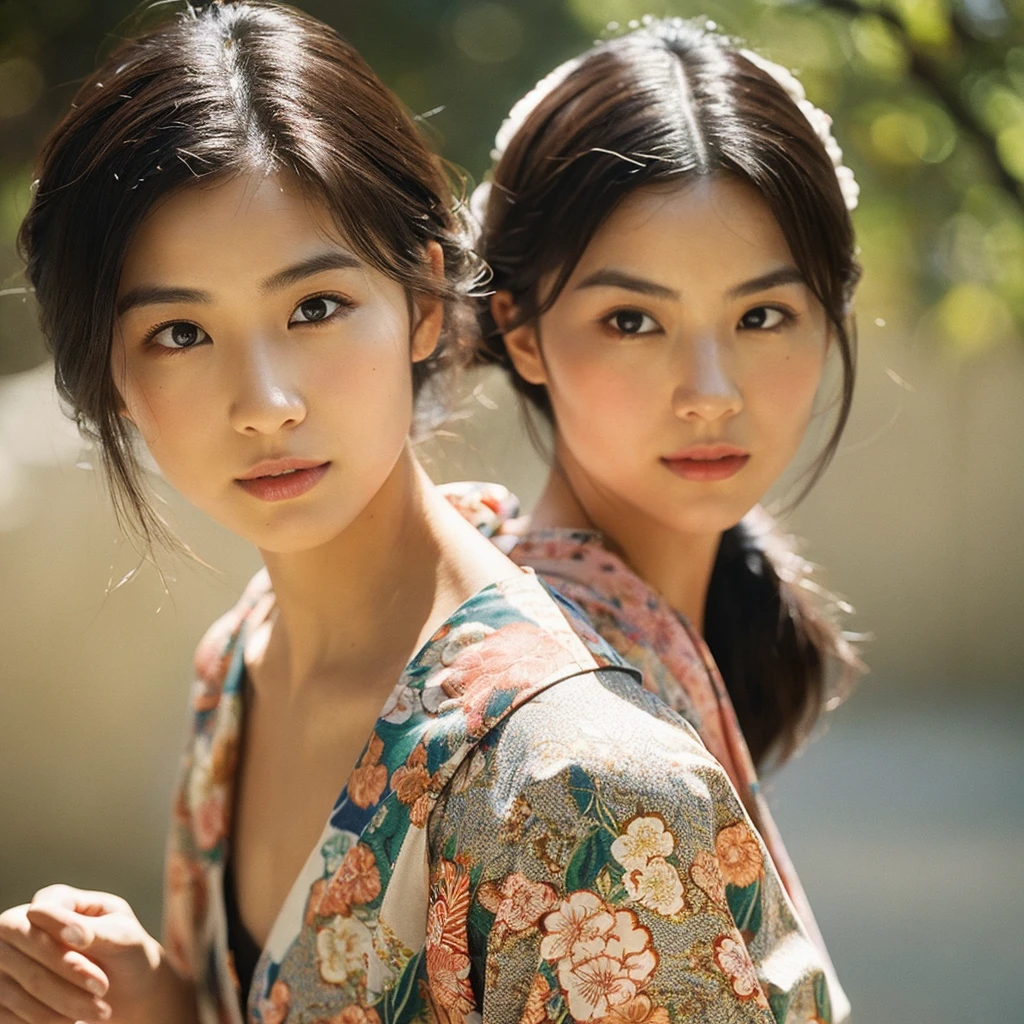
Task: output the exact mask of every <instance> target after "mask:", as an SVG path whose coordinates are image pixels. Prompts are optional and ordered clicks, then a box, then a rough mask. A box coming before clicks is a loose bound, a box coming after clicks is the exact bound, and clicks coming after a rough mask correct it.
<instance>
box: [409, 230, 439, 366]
mask: <svg viewBox="0 0 1024 1024" xmlns="http://www.w3.org/2000/svg"><path fill="white" fill-rule="evenodd" d="M423 258H424V260H425V262H426V263H427V264H428V265H429V268H430V275H431V277H433V278H434V279H435V280H436V281H437V283H438V284H439V285H440V284H443V283H444V252H443V250H442V249H441V246H440V245H438V243H437V242H434V241H430V242H427V245H426V248H425V249H424V252H423ZM412 305H413V323H412V337H411V346H410V347H411V349H412V361H413V362H414V363H419V362H422V361H423V360H424V359H427V358H428V357H429V356H430V355H431V354H432V353H433V351H434V349H436V348H437V342H438V339H439V338H440V337H441V328H442V327H443V326H444V299H442V298H440V297H439V296H437V295H428V294H426V293H423V292H421V293H419V294H418V295H416V296H414V298H413V303H412Z"/></svg>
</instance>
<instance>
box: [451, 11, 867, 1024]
mask: <svg viewBox="0 0 1024 1024" xmlns="http://www.w3.org/2000/svg"><path fill="white" fill-rule="evenodd" d="M829 126H830V119H829V118H828V117H827V116H826V115H824V114H823V113H822V112H821V111H820V110H818V109H816V108H815V107H813V106H812V105H811V104H810V103H809V102H808V101H807V100H806V97H805V96H804V93H803V90H802V88H801V87H800V84H799V83H798V82H797V80H796V79H795V78H794V77H793V76H792V75H791V74H790V73H789V72H787V71H785V70H784V69H783V68H781V67H779V66H777V65H774V64H771V63H769V62H767V61H765V60H764V59H763V58H761V57H760V56H758V55H757V54H754V53H752V52H750V51H747V50H743V49H740V48H739V47H738V46H737V45H736V44H734V43H733V42H732V41H731V40H729V39H727V38H726V37H724V36H723V35H721V34H719V33H718V32H716V31H714V30H713V26H710V27H709V26H705V25H703V24H697V23H695V22H686V21H681V20H678V19H672V20H666V21H656V20H653V19H648V20H647V22H646V24H645V25H644V26H643V27H642V28H640V29H638V30H637V31H634V32H632V33H630V34H627V35H624V36H622V37H619V38H615V39H611V40H608V41H605V42H602V43H599V44H597V45H595V46H594V47H593V48H592V49H591V50H589V51H588V52H586V53H584V54H583V55H582V56H581V57H578V58H576V59H574V60H571V61H569V62H567V63H566V64H563V65H562V66H561V67H559V68H558V69H556V71H554V72H553V73H552V74H551V75H549V76H548V77H547V78H545V79H544V80H542V81H541V83H540V84H539V85H538V86H537V87H536V88H535V89H534V90H533V91H532V92H531V93H530V94H528V95H527V96H526V97H524V99H523V100H521V101H520V102H519V103H518V104H517V105H516V106H515V107H514V108H513V110H512V113H511V114H510V116H509V118H508V119H507V120H506V122H505V123H504V124H503V125H502V128H501V130H500V132H499V133H498V137H497V139H496V149H495V151H494V153H493V154H492V155H493V158H494V164H493V166H492V168H491V171H490V174H489V176H488V181H487V182H486V183H485V184H484V185H483V186H481V188H480V190H479V191H478V194H477V195H476V196H475V197H474V202H473V206H474V210H475V211H476V213H477V215H478V219H479V220H480V222H481V230H482V234H481V239H480V244H479V246H478V249H479V251H480V253H481V255H482V256H483V257H484V258H485V259H486V260H487V261H488V263H489V264H490V265H491V267H492V269H493V275H494V276H493V281H492V288H493V292H494V293H493V295H492V296H491V297H490V298H489V299H487V300H484V301H483V302H482V304H481V318H482V326H483V332H482V333H483V336H484V341H483V349H482V356H483V358H484V360H485V361H488V362H497V363H499V364H500V365H501V366H502V367H504V368H505V370H506V371H507V373H508V375H509V378H510V380H511V382H512V384H513V386H514V388H515V389H516V390H517V391H518V392H519V394H520V396H521V397H523V398H524V399H525V401H526V403H527V406H528V408H527V409H526V412H527V414H528V423H532V421H530V420H529V413H530V412H531V410H532V411H533V412H539V413H540V414H541V416H542V417H543V419H545V420H546V421H547V423H548V424H549V425H550V427H551V430H552V433H553V463H552V468H551V472H550V474H549V477H548V481H547V486H546V488H545V490H544V492H543V494H542V496H541V498H540V500H539V502H538V504H537V506H536V507H535V508H534V510H533V512H532V514H531V515H530V516H529V518H528V519H525V518H524V519H520V520H516V521H514V522H511V523H505V524H503V523H502V522H500V521H495V522H492V523H491V525H490V528H491V530H492V531H496V532H499V533H501V534H503V535H504V536H502V537H501V538H500V542H501V543H502V545H503V547H504V548H505V549H506V550H510V551H511V556H512V558H513V559H514V560H515V561H517V562H519V563H520V564H521V565H525V566H530V567H533V568H534V569H535V570H536V571H537V572H538V573H540V574H541V575H542V576H543V578H544V579H546V580H547V581H548V582H549V583H550V584H551V585H552V586H553V587H555V588H556V589H557V590H559V591H560V592H561V593H562V594H564V595H565V596H567V597H569V598H571V599H572V600H573V601H574V602H576V603H577V604H578V605H579V606H581V607H582V609H583V610H584V611H585V612H586V613H587V615H588V617H589V618H590V620H591V621H592V622H593V624H594V625H595V626H596V628H597V630H598V632H599V633H600V634H601V635H602V636H603V637H604V638H605V639H606V640H608V641H609V642H610V643H611V644H612V645H613V646H614V647H615V648H616V649H617V650H618V652H619V653H620V654H622V655H623V656H624V657H625V658H626V659H627V660H628V661H629V662H630V663H632V664H633V665H635V666H636V667H638V668H640V669H641V670H642V672H643V675H644V680H645V684H646V685H647V686H648V688H650V689H651V690H653V691H654V692H655V693H657V694H658V695H659V696H660V697H661V698H662V699H663V700H664V701H665V702H666V703H667V704H669V705H670V706H671V707H673V708H674V709H675V710H677V711H678V712H680V713H681V714H682V715H683V716H684V717H685V718H686V719H687V720H688V721H689V722H690V723H691V724H692V725H693V726H694V727H695V728H696V729H697V731H698V732H699V734H700V735H701V738H702V739H703V740H704V742H705V744H706V745H707V747H708V749H709V751H710V752H711V753H712V754H713V755H714V756H715V758H716V759H717V760H718V761H719V762H720V763H721V764H722V765H723V767H724V768H725V769H726V771H727V772H728V774H729V777H730V779H731V781H732V783H733V785H734V786H735V787H736V790H737V792H738V794H739V795H740V797H741V799H742V801H743V803H744V806H745V808H746V810H747V811H748V813H749V814H750V817H751V819H752V820H753V821H754V823H755V824H756V825H757V827H758V830H759V831H760V833H761V835H762V837H763V838H764V840H765V842H766V844H767V847H768V850H769V852H770V854H771V855H772V858H773V860H774V863H775V865H776V867H777V868H778V870H779V873H780V875H781V876H782V878H783V880H784V881H785V884H786V888H787V890H788V895H789V897H790V898H791V899H792V901H793V903H794V905H795V907H796V909H797V911H798V912H799V915H800V917H801V919H802V921H803V923H804V925H805V926H806V927H807V929H808V931H809V932H810V933H811V934H812V935H814V936H815V938H816V940H817V941H818V942H819V944H820V941H821V940H820V937H819V936H818V933H817V929H816V926H815V924H814V920H813V917H812V915H811V912H810V908H809V906H808V905H807V901H806V898H805V896H804V893H803V891H802V889H801V887H800V884H799V881H798V879H797V877H796V875H795V873H794V872H793V869H792V866H791V864H790V861H789V858H788V857H787V855H786V852H785V849H784V847H783V844H782V841H781V839H780V837H779V835H778V833H777V831H776V829H775V826H774V824H773V822H772V819H771V816H770V814H769V811H768V809H767V807H766V805H765V803H764V800H763V798H762V796H761V794H760V792H759V785H758V777H757V770H756V768H755V766H761V765H763V764H764V763H765V762H767V761H769V760H774V762H776V763H781V762H782V761H784V760H785V759H786V758H788V757H789V756H790V755H791V754H792V753H793V752H794V750H795V749H796V748H797V747H798V746H799V744H800V743H801V742H802V740H803V739H804V738H805V737H806V735H807V733H808V731H809V730H810V728H811V726H812V725H813V723H814V721H815V719H816V718H817V716H818V713H819V710H820V709H821V707H822V705H823V703H825V702H826V700H827V699H828V698H827V697H826V690H827V689H828V687H827V685H826V680H827V678H828V676H829V674H831V675H832V676H833V683H834V685H835V687H836V689H845V687H846V685H847V684H848V682H849V680H850V678H851V677H852V676H853V675H855V674H856V671H857V670H858V667H859V664H858V662H857V659H856V656H855V655H854V654H853V652H852V651H851V649H850V647H849V645H848V643H847V642H846V640H845V638H844V636H843V634H842V633H841V632H840V630H839V628H838V626H837V625H836V622H835V617H834V615H833V614H832V613H833V611H834V606H830V604H829V599H826V600H821V599H816V598H817V597H818V595H820V594H821V591H820V589H818V588H816V587H814V586H813V585H812V583H811V580H810V578H809V566H808V565H807V564H806V563H805V562H804V561H803V560H802V559H801V558H800V557H799V556H798V555H797V554H796V553H795V552H794V551H793V550H792V548H791V547H790V546H789V545H788V544H787V543H786V541H785V540H784V539H783V538H782V537H781V536H780V535H779V533H778V532H777V530H776V528H775V525H774V523H773V522H772V520H771V518H770V517H769V515H768V514H767V512H765V511H764V509H763V508H761V507H760V506H759V505H758V502H759V501H760V500H761V499H762V497H763V496H764V494H765V493H766V492H767V491H768V489H769V488H770V487H771V486H772V485H773V484H775V483H776V482H777V480H778V479H779V477H780V476H781V475H782V473H783V470H784V469H785V468H786V466H787V464H788V463H790V461H791V460H792V459H793V457H794V455H795V454H796V452H797V449H798V448H799V446H800V444H801V442H802V440H803V439H804V435H805V433H806V431H807V428H808V426H809V424H810V423H811V422H812V420H814V419H815V418H817V417H820V416H821V415H822V413H821V412H820V411H816V409H815V399H816V397H817V396H818V394H819V391H820V390H822V389H820V388H819V384H820V382H821V381H822V379H823V372H824V369H825V366H826V360H827V359H828V358H831V359H834V360H835V362H836V363H837V364H838V368H839V393H840V397H839V401H838V403H837V410H836V412H835V416H834V422H833V424H832V427H831V433H830V435H829V436H828V438H827V440H826V442H825V444H824V448H823V450H822V451H821V452H820V454H819V455H818V458H817V461H816V463H815V464H814V465H813V467H811V469H810V470H809V472H808V474H807V477H808V482H807V484H806V487H805V489H804V491H803V493H806V490H807V489H808V488H809V487H810V486H811V485H812V484H813V483H814V481H815V480H816V479H817V478H818V476H819V475H820V474H821V472H822V471H823V470H824V468H825V466H826V465H827V463H828V461H829V460H830V458H831V456H832V454H833V453H834V451H835V449H836V446H837V444H838V442H839V438H840V435H841V433H842V430H843V427H844V425H845V423H846V420H847V417H848V414H849V409H850V402H851V398H852V393H853V381H854V367H855V348H854V337H853V334H852V322H851V307H850V304H851V299H852V295H853V291H854V288H855V285H856V282H857V279H858V276H859V267H858V265H857V262H856V260H855V256H854V253H855V246H854V237H853V230H852V226H851V222H850V217H849V210H851V209H852V208H853V207H854V206H855V205H856V196H857V186H856V183H855V181H854V179H853V176H852V174H851V173H850V171H849V170H848V169H847V168H845V167H844V166H842V163H841V156H842V154H841V152H840V151H839V149H838V146H837V145H836V143H835V140H834V139H833V138H832V135H831V132H830V129H829ZM531 429H535V427H532V428H531ZM536 436H537V435H536V433H535V434H534V437H535V438H536ZM474 486H475V485H469V488H468V489H467V490H463V492H462V493H461V494H459V495H457V496H455V497H454V499H453V500H455V502H456V504H461V505H463V506H466V505H471V506H472V505H474V504H476V505H478V504H479V502H480V500H481V494H480V493H479V492H476V491H475V490H474ZM801 496H802V495H801ZM483 497H484V498H488V497H489V498H490V500H491V502H492V504H493V501H494V500H501V501H506V502H507V500H508V499H507V495H505V494H503V493H500V492H499V493H497V494H496V493H494V492H491V493H490V495H489V496H488V495H487V494H486V493H485V494H484V495H483ZM513 544H514V547H513V546H512V545H513ZM826 598H827V595H826ZM733 881H734V884H733V885H730V886H728V887H727V890H726V891H727V894H728V900H729V905H730V907H731V908H732V910H733V913H734V915H735V916H736V918H737V920H738V921H741V920H742V921H743V922H744V925H743V928H744V934H745V936H746V937H747V941H748V945H750V946H751V952H752V953H753V952H754V944H756V942H757V935H758V925H757V924H756V923H754V916H755V912H752V911H751V908H752V907H753V908H756V907H758V905H759V904H760V903H761V901H762V900H763V898H764V894H763V892H762V891H761V890H760V880H759V879H757V878H755V877H754V876H753V875H752V876H751V877H750V878H748V879H735V880H733ZM740 883H743V884H740ZM756 913H757V914H758V915H759V914H760V911H756ZM757 920H761V918H760V917H759V916H758V917H757ZM822 951H823V953H824V946H823V945H822ZM756 959H757V957H756V954H755V960H756ZM831 981H832V984H831V994H830V998H829V999H827V1000H824V1001H820V1002H819V1003H818V1005H817V1006H816V1007H811V1008H810V1010H807V1011H806V1013H807V1015H804V1016H801V1014H800V1013H799V1012H798V1013H796V1016H786V1013H784V1012H780V1011H779V1010H777V1011H776V1015H777V1017H778V1019H779V1020H783V1019H786V1020H806V1019H808V1015H809V1016H810V1017H811V1019H827V1013H828V1010H827V1007H828V1002H829V1001H830V1002H831V1005H832V1019H833V1020H835V1019H838V1018H839V1017H841V1016H843V1015H844V1013H845V1006H846V1001H845V997H844V996H843V995H842V993H841V991H840V990H839V989H838V987H837V986H836V983H835V979H834V978H832V979H831ZM772 1005H773V1009H774V1008H776V1003H775V1002H774V1001H773V1003H772ZM792 1012H793V1011H792V1010H791V1011H790V1013H792Z"/></svg>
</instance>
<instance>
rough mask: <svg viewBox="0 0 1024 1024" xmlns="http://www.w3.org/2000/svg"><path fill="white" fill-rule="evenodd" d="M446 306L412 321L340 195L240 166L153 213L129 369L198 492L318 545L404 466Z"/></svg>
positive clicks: (171, 464)
mask: <svg viewBox="0 0 1024 1024" xmlns="http://www.w3.org/2000/svg"><path fill="white" fill-rule="evenodd" d="M417 303H420V300H417ZM437 306H438V303H437V301H436V300H423V301H422V303H420V304H419V305H416V304H414V307H413V315H414V320H415V326H413V324H411V323H410V304H409V301H408V298H407V295H406V293H405V290H404V289H403V287H402V286H401V285H400V284H399V283H397V282H395V281H393V280H391V279H390V278H388V277H387V276H385V275H384V274H382V273H381V272H379V271H378V270H376V269H374V268H372V267H370V266H368V265H367V264H366V262H365V260H363V259H361V258H359V257H358V256H357V255H356V253H355V251H354V250H353V248H352V247H351V246H350V245H349V244H348V243H347V242H346V241H345V239H344V238H343V237H342V236H341V234H340V232H339V231H338V229H337V227H336V226H335V224H334V222H333V220H332V218H331V215H330V212H329V211H328V210H327V209H326V208H325V207H323V206H322V205H321V204H319V203H318V202H315V201H313V200H311V199H310V198H309V197H308V196H306V195H304V194H303V192H302V191H301V189H300V187H299V186H298V184H297V183H295V182H294V181H292V180H290V179H289V178H287V177H284V176H281V175H269V176H266V175H262V174H261V175H251V176H249V175H239V176H237V177H232V178H230V179H222V180H219V181H217V182H215V183H213V184H211V185H196V186H193V187H189V188H186V189H184V190H182V191H179V192H177V193H174V194H172V195H171V196H170V197H169V198H167V199H166V200H165V201H164V202H162V203H161V204H159V205H158V206H157V207H155V208H154V209H153V211H152V212H151V213H150V214H149V215H148V216H147V218H146V219H145V221H144V222H143V223H142V225H141V226H140V227H139V229H138V231H137V232H136V234H135V236H134V237H133V239H132V241H131V244H130V247H129V249H128V252H127V255H126V259H125V263H124V268H123V272H122V276H121V282H120V286H119V289H118V310H119V316H118V319H117V325H116V329H115V337H114V343H113V350H112V372H113V373H114V378H115V382H116V383H117V386H118V388H119V390H120V393H121V395H122V396H123V398H124V401H125V405H126V414H127V415H128V416H129V418H130V419H131V420H132V421H133V422H134V424H135V425H136V426H137V428H138V430H139V432H140V434H141V435H142V437H143V439H144V440H145V442H146V445H147V447H148V448H149V451H150V453H151V454H152V456H153V458H154V459H155V461H156V462H157V464H158V465H159V467H160V469H161V470H162V472H163V473H164V475H165V476H166V477H167V479H168V480H169V481H170V482H171V483H172V484H173V485H174V486H175V487H176V488H177V489H178V490H179V491H181V493H182V494H183V495H184V496H185V497H186V498H188V499H189V500H190V501H191V502H193V504H195V505H196V506H198V507H199V508H201V509H203V510H204V511H205V512H207V513H208V514H209V515H210V516H212V517H213V518H214V519H216V520H217V521H218V522H220V523H221V524H222V525H224V526H226V527H227V528H228V529H230V530H232V531H233V532H235V533H237V534H239V535H241V536H242V537H245V538H246V539H248V540H250V541H251V542H252V543H254V544H256V545H257V546H258V547H260V548H262V549H264V550H273V551H289V550H299V549H308V548H313V547H317V546H319V545H321V544H324V543H326V542H328V541H330V540H331V539H332V538H333V537H335V536H337V535H338V534H339V533H340V532H341V531H343V530H344V529H345V528H346V526H348V525H349V524H350V523H351V522H352V521H353V520H354V519H355V518H356V517H357V516H358V515H359V514H360V513H361V512H363V510H364V509H365V508H366V507H367V506H368V504H369V503H370V501H371V500H372V499H373V497H374V496H375V495H376V494H377V493H378V491H379V490H380V489H381V487H382V486H383V484H384V482H385V481H386V480H387V479H388V477H389V474H391V473H392V471H393V470H394V468H395V465H396V463H397V461H398V459H399V457H400V455H401V453H402V452H403V449H404V446H405V443H406V438H407V435H408V431H409V426H410V422H411V415H412V375H411V363H412V360H413V359H420V358H425V357H426V355H428V354H429V353H430V351H432V350H433V347H434V345H435V344H436V341H437V334H438V331H439V330H440V316H439V310H438V308H437ZM282 460H283V461H282ZM282 470H283V471H284V475H283V476H282V475H280V474H281V472H282ZM240 481H241V482H240ZM253 481H255V482H253Z"/></svg>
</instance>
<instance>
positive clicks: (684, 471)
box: [661, 444, 750, 482]
mask: <svg viewBox="0 0 1024 1024" xmlns="http://www.w3.org/2000/svg"><path fill="white" fill-rule="evenodd" d="M661 461H662V463H663V464H664V465H665V466H666V467H667V468H668V469H670V470H672V472H673V473H675V474H676V475H677V476H681V477H682V478H683V479H684V480H695V481H699V482H709V481H714V480H728V479H729V477H731V476H735V475H736V474H737V473H738V472H739V471H740V470H741V469H743V467H744V466H745V465H746V464H747V463H748V462H749V461H750V452H748V451H744V449H742V448H737V447H736V446H735V445H731V444H694V445H690V446H689V447H687V448H683V449H682V450H681V451H678V452H676V453H675V454H673V455H668V456H666V457H665V458H663V459H662V460H661Z"/></svg>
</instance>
